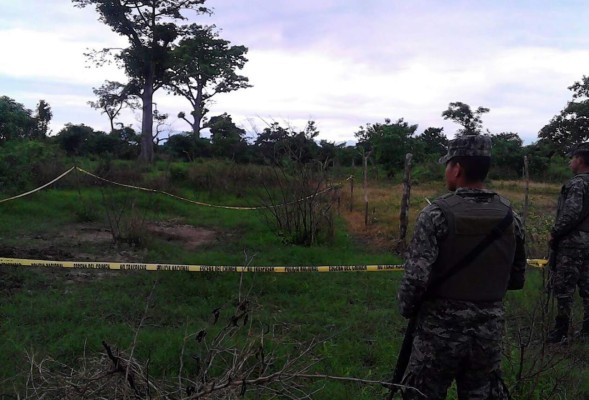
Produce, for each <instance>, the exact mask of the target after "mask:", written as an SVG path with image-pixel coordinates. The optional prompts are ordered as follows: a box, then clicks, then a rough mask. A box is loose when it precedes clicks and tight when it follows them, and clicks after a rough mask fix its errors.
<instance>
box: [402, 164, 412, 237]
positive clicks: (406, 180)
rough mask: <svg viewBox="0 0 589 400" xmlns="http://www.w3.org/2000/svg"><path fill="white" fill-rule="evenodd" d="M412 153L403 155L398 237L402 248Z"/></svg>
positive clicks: (407, 207)
mask: <svg viewBox="0 0 589 400" xmlns="http://www.w3.org/2000/svg"><path fill="white" fill-rule="evenodd" d="M412 157H413V155H412V154H411V153H407V154H406V155H405V175H404V177H403V198H402V199H401V214H400V216H399V220H400V224H399V239H400V243H401V244H402V246H403V248H405V246H406V237H407V226H408V225H409V200H410V198H411V159H412Z"/></svg>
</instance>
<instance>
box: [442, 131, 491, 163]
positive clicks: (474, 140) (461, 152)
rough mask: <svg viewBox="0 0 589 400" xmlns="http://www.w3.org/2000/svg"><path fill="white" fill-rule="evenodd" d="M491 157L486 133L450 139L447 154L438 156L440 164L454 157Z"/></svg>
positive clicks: (489, 141)
mask: <svg viewBox="0 0 589 400" xmlns="http://www.w3.org/2000/svg"><path fill="white" fill-rule="evenodd" d="M465 156H466V157H473V156H483V157H491V138H490V137H489V136H487V135H464V136H460V137H457V138H456V139H454V140H451V141H450V143H449V145H448V154H446V155H445V156H444V157H442V158H440V160H439V161H438V162H439V163H440V164H446V163H447V162H448V161H450V160H451V159H452V158H454V157H465Z"/></svg>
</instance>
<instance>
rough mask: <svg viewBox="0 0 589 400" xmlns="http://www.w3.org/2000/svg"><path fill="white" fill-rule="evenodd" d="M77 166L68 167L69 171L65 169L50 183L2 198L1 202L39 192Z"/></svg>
mask: <svg viewBox="0 0 589 400" xmlns="http://www.w3.org/2000/svg"><path fill="white" fill-rule="evenodd" d="M75 168H76V167H71V168H70V169H68V170H67V171H65V172H64V173H63V174H61V175H59V176H58V177H57V178H55V179H54V180H52V181H51V182H49V183H46V184H44V185H43V186H39V187H38V188H36V189H33V190H31V191H29V192H26V193H22V194H19V195H18V196H13V197H9V198H7V199H2V200H0V203H4V202H5V201H10V200H14V199H18V198H20V197H25V196H28V195H30V194H33V193H35V192H38V191H39V190H41V189H44V188H46V187H47V186H49V185H51V184H53V183H55V182H57V181H58V180H60V179H61V178H63V177H64V176H66V175H67V174H69V173H70V172H72V171H73V170H74V169H75Z"/></svg>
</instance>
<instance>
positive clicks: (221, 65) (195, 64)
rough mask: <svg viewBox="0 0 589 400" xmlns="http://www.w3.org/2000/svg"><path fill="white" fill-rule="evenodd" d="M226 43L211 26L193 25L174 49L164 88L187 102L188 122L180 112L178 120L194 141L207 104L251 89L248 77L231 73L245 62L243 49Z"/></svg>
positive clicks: (200, 126)
mask: <svg viewBox="0 0 589 400" xmlns="http://www.w3.org/2000/svg"><path fill="white" fill-rule="evenodd" d="M229 43H230V42H228V41H227V40H223V39H221V38H219V35H218V33H217V32H215V31H214V26H200V25H197V24H193V25H190V27H189V29H188V34H187V36H186V37H184V38H183V39H182V40H181V41H180V43H179V45H178V47H176V48H175V49H174V52H173V63H172V70H173V72H172V77H171V79H170V83H169V85H168V86H169V88H170V90H171V91H172V93H174V94H176V95H179V96H183V97H184V98H185V99H187V100H188V101H189V102H190V105H191V106H192V111H191V112H190V114H191V115H192V121H190V120H189V119H188V118H187V117H186V113H184V112H181V113H179V114H178V117H179V118H181V119H183V120H184V121H186V122H187V123H188V124H189V125H190V127H191V128H192V132H193V133H194V135H195V136H196V137H197V138H198V137H200V131H201V129H202V128H203V126H202V125H203V120H204V118H205V116H206V113H207V112H208V109H207V104H208V103H209V102H210V100H211V98H212V97H213V96H215V95H216V94H218V93H228V92H232V91H235V90H239V89H244V88H248V87H251V85H250V84H249V83H248V78H246V77H245V76H242V75H238V74H237V73H236V72H235V71H236V70H238V69H242V68H243V67H244V65H245V63H246V62H247V58H245V54H246V53H247V48H246V47H244V46H230V45H229Z"/></svg>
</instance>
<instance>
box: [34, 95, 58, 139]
mask: <svg viewBox="0 0 589 400" xmlns="http://www.w3.org/2000/svg"><path fill="white" fill-rule="evenodd" d="M51 118H53V112H51V107H50V106H49V104H48V103H47V102H46V101H45V100H39V102H38V103H37V108H36V109H35V115H34V116H33V123H34V127H33V130H32V132H31V137H32V138H34V139H45V138H46V137H47V134H48V133H49V122H51Z"/></svg>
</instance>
